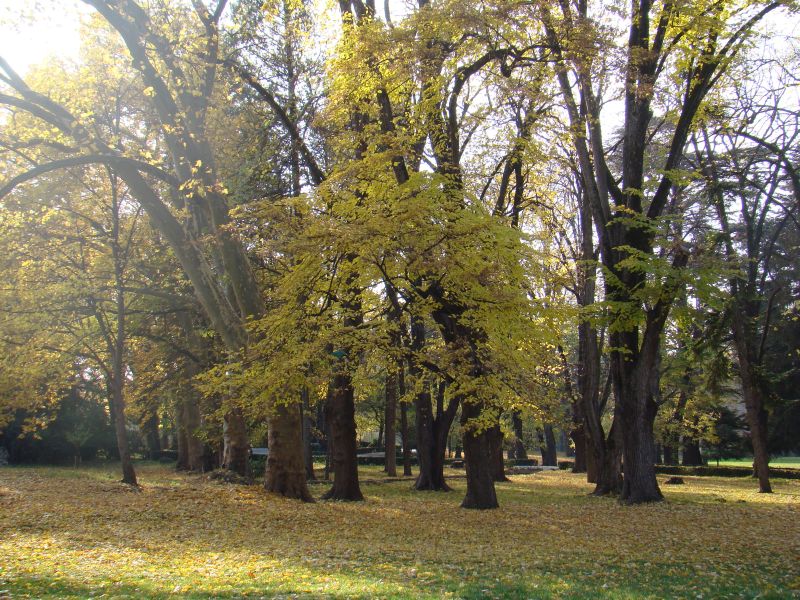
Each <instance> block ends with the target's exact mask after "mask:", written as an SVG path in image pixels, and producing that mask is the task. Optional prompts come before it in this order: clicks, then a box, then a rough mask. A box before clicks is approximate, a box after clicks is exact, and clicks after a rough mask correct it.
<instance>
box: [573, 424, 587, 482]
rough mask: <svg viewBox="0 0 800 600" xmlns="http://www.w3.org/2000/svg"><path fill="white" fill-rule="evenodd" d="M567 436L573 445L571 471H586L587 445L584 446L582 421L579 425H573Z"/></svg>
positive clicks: (584, 432) (584, 437) (584, 436)
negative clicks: (573, 452) (573, 454)
mask: <svg viewBox="0 0 800 600" xmlns="http://www.w3.org/2000/svg"><path fill="white" fill-rule="evenodd" d="M569 437H570V439H571V440H572V443H573V444H574V446H575V456H574V457H573V458H574V462H573V463H572V472H573V473H587V472H588V464H587V457H586V455H587V447H586V431H585V430H584V427H583V422H581V424H580V426H578V427H575V428H573V429H572V431H570V432H569Z"/></svg>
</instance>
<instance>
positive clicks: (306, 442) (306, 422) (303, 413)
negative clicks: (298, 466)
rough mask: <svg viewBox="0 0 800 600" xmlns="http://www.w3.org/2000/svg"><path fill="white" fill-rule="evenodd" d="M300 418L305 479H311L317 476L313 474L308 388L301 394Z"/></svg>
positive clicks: (311, 425) (311, 422)
mask: <svg viewBox="0 0 800 600" xmlns="http://www.w3.org/2000/svg"><path fill="white" fill-rule="evenodd" d="M300 418H301V420H302V423H303V463H304V464H305V468H306V479H308V480H309V481H313V480H314V479H316V478H317V476H316V475H315V474H314V455H313V453H312V451H311V441H312V438H313V436H312V434H311V431H312V427H313V423H314V420H313V418H312V417H311V407H310V406H309V402H308V390H307V389H304V390H303V392H302V394H301V404H300Z"/></svg>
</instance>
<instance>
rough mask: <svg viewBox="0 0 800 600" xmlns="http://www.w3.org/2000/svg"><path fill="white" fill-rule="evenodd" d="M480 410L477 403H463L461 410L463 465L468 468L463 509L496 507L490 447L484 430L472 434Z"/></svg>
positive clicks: (480, 407) (479, 405)
mask: <svg viewBox="0 0 800 600" xmlns="http://www.w3.org/2000/svg"><path fill="white" fill-rule="evenodd" d="M482 409H483V407H482V406H481V404H480V403H477V402H464V405H463V406H462V407H461V428H462V430H463V432H464V434H463V440H464V464H465V466H466V469H467V494H466V496H465V497H464V500H463V502H462V503H461V507H462V508H476V509H489V508H497V507H498V506H499V504H498V503H497V494H496V492H495V489H494V477H493V470H492V460H491V445H490V443H489V438H488V436H487V435H486V431H485V430H484V431H480V432H478V433H476V432H475V429H474V423H475V420H476V419H478V418H479V417H480V415H481V412H482Z"/></svg>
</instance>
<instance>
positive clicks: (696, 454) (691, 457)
mask: <svg viewBox="0 0 800 600" xmlns="http://www.w3.org/2000/svg"><path fill="white" fill-rule="evenodd" d="M702 465H703V457H702V455H701V454H700V442H698V441H697V440H696V439H694V438H690V437H688V436H687V437H684V438H683V466H684V467H700V466H702Z"/></svg>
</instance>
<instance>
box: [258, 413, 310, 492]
mask: <svg viewBox="0 0 800 600" xmlns="http://www.w3.org/2000/svg"><path fill="white" fill-rule="evenodd" d="M268 446H269V450H268V454H267V470H266V474H265V476H264V489H266V490H267V491H268V492H273V493H276V494H281V495H282V496H286V497H287V498H297V499H299V500H303V501H304V502H313V501H314V499H313V498H312V497H311V493H310V492H309V491H308V484H307V483H306V468H305V464H304V463H305V461H304V460H303V440H302V423H301V421H300V405H299V404H297V403H293V404H287V405H283V404H282V405H278V406H276V407H275V410H274V413H273V414H272V416H270V419H269V433H268Z"/></svg>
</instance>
